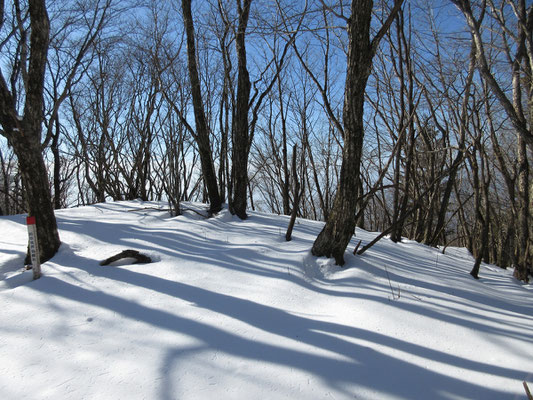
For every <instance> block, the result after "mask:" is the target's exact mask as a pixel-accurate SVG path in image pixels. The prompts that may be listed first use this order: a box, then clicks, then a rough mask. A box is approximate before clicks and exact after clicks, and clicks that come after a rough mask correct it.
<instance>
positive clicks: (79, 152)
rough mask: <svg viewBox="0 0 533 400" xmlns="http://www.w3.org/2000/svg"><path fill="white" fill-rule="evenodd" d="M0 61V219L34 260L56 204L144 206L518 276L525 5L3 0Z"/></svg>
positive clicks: (323, 251) (523, 217)
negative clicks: (416, 249)
mask: <svg viewBox="0 0 533 400" xmlns="http://www.w3.org/2000/svg"><path fill="white" fill-rule="evenodd" d="M0 51H1V52H0V69H1V76H0V133H1V136H0V215H10V214H19V213H29V214H30V215H34V216H36V217H37V219H38V221H39V223H38V227H37V229H38V235H39V244H40V247H41V252H40V254H41V258H42V260H47V259H49V258H51V257H52V256H53V255H54V254H55V252H56V251H57V249H58V248H59V245H60V238H59V235H58V232H57V225H56V221H55V216H54V211H53V210H54V209H60V208H66V207H74V206H78V205H88V204H94V203H97V202H105V201H108V200H132V199H139V198H140V199H142V200H164V201H168V204H169V207H170V209H171V210H172V212H173V213H174V214H179V213H180V202H182V201H201V202H205V203H208V204H209V207H210V211H211V212H212V213H216V212H218V211H220V210H221V208H222V207H223V204H227V205H228V206H229V209H230V211H231V212H232V213H233V214H235V215H237V216H239V217H240V218H241V219H246V217H247V210H250V209H252V210H260V211H266V212H272V213H278V214H287V215H291V214H292V216H293V219H292V220H293V221H294V218H297V217H301V218H307V219H314V220H323V221H326V224H325V226H324V229H323V230H322V232H321V233H320V234H319V235H318V237H317V239H316V241H315V242H314V245H313V249H312V252H313V254H314V255H317V256H327V257H333V258H335V260H336V262H337V264H340V265H342V264H343V263H344V258H343V254H345V251H346V248H347V245H348V243H349V241H350V238H351V237H352V235H353V233H354V229H355V227H356V226H358V227H361V228H364V229H366V230H369V231H379V232H383V235H389V237H390V238H391V239H392V240H393V241H401V240H402V237H407V238H409V239H414V240H416V241H419V242H421V243H425V244H428V245H431V246H449V245H453V246H464V247H466V248H468V249H469V250H470V251H471V252H472V254H473V255H474V257H475V260H476V261H475V264H474V265H473V269H472V272H471V274H472V275H473V276H474V277H477V275H478V271H479V265H480V263H481V261H486V262H490V263H494V264H497V265H499V266H501V267H504V268H505V267H511V266H513V267H515V270H514V274H515V277H516V278H518V279H520V280H523V281H527V279H528V274H531V272H532V264H533V217H532V215H533V202H532V199H533V183H532V177H531V175H532V174H531V172H532V167H531V165H530V163H529V160H530V159H531V158H532V156H533V76H532V71H533V4H532V3H531V1H529V0H528V1H526V0H442V1H441V0H438V1H437V0H434V1H432V0H389V1H386V0H376V1H375V2H373V1H372V0H359V1H356V0H353V1H352V2H349V1H337V0H298V1H289V0H253V1H252V0H234V1H233V0H232V1H229V0H228V1H223V0H218V1H217V0H206V1H191V0H168V1H155V0H121V1H119V0H55V1H54V0H49V1H47V2H46V4H45V1H44V0H13V1H7V2H5V1H4V0H0ZM287 236H288V239H289V238H290V232H288V235H287ZM380 237H382V235H378V237H377V239H379V238H380ZM372 244H373V243H368V244H366V245H365V246H361V247H360V248H358V249H356V250H355V251H356V252H357V253H358V254H362V253H363V252H364V251H366V249H367V248H368V247H369V246H371V245H372ZM348 250H349V251H354V250H353V249H348Z"/></svg>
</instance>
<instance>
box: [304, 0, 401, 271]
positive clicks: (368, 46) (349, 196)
mask: <svg viewBox="0 0 533 400" xmlns="http://www.w3.org/2000/svg"><path fill="white" fill-rule="evenodd" d="M401 5H402V0H396V1H395V2H394V7H393V9H392V11H391V13H390V14H389V16H388V17H387V19H386V20H385V22H384V23H383V25H382V26H381V28H380V29H379V31H378V32H377V33H376V35H375V36H374V38H372V39H371V36H370V35H371V33H370V22H371V19H372V8H373V1H372V0H361V1H352V4H351V15H350V17H349V18H346V17H343V18H344V19H345V21H346V24H347V30H348V58H347V69H346V86H345V92H344V107H343V114H342V117H343V125H344V137H343V139H344V148H343V157H342V166H341V171H340V180H339V184H338V187H337V195H336V197H335V202H334V205H333V209H332V210H331V213H330V215H329V218H328V220H327V221H326V225H325V226H324V228H323V229H322V231H321V232H320V234H319V235H318V237H317V239H316V240H315V242H314V244H313V248H312V253H313V255H315V256H318V257H320V256H326V257H333V258H335V262H336V263H337V264H338V265H344V251H345V250H346V247H347V246H348V243H349V242H350V239H351V237H352V235H353V234H354V232H355V223H356V219H355V216H356V207H357V198H358V194H359V193H358V191H359V185H360V183H359V179H360V176H359V171H360V167H361V156H362V148H363V138H364V127H363V105H364V99H365V89H366V83H367V81H368V77H369V75H370V73H371V70H372V59H373V58H374V55H375V53H376V51H377V48H378V45H379V42H380V41H381V39H382V38H383V36H384V35H385V33H386V32H387V30H388V29H389V27H390V25H391V23H392V21H393V20H394V18H395V17H396V14H397V13H398V11H399V10H400V7H401Z"/></svg>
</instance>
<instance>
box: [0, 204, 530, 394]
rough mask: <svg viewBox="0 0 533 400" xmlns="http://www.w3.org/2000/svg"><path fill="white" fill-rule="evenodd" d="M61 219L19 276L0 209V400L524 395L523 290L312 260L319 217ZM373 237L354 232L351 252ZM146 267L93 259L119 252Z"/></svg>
mask: <svg viewBox="0 0 533 400" xmlns="http://www.w3.org/2000/svg"><path fill="white" fill-rule="evenodd" d="M164 207H165V205H164V204H162V203H161V204H158V203H149V202H144V203H143V202H140V201H138V202H119V203H107V204H98V205H95V206H90V207H81V208H76V209H69V210H60V211H58V212H57V218H58V223H59V228H60V236H61V240H62V242H63V244H62V246H61V249H60V251H59V253H58V254H57V256H56V257H54V258H53V259H52V260H51V261H49V262H47V263H45V264H44V265H43V266H42V271H43V274H44V275H43V277H42V278H41V279H39V280H36V281H32V273H31V271H23V270H22V268H21V266H22V263H23V259H24V253H25V250H26V244H27V231H26V226H25V225H24V224H25V216H12V217H0V279H2V280H1V281H0V302H1V308H0V330H1V333H0V398H1V399H13V400H15V399H17V400H18V399H54V400H56V399H76V400H77V399H125V400H130V399H161V400H166V399H180V400H186V399H211V400H215V399H284V398H286V399H322V398H326V399H424V400H428V399H483V400H488V399H498V400H499V399H523V398H525V392H524V389H523V386H522V381H524V380H525V381H527V382H529V384H530V387H532V386H533V385H532V384H533V291H532V286H531V285H523V284H520V283H519V282H517V281H516V280H514V279H513V278H512V274H511V272H510V271H505V270H502V269H499V268H497V267H495V266H490V265H483V266H482V268H481V279H480V280H479V281H474V280H473V278H471V277H470V275H469V274H468V272H469V271H470V269H471V267H472V263H473V261H472V258H471V257H470V256H469V255H468V254H467V253H466V252H465V251H464V250H461V249H449V250H447V252H446V255H443V254H440V253H439V252H438V250H437V249H433V248H428V247H425V246H423V245H420V244H417V243H415V242H410V241H404V242H403V243H401V244H394V243H392V242H391V241H390V240H388V239H383V240H382V241H381V242H379V243H378V244H377V245H375V246H374V247H373V248H372V249H371V250H369V251H368V252H367V253H365V254H364V255H363V256H353V255H351V254H348V253H347V255H346V261H347V263H346V266H345V267H344V268H342V269H340V268H338V267H336V266H335V265H334V264H333V262H332V261H330V260H326V259H316V258H315V257H312V256H311V255H310V248H311V245H312V243H313V240H314V238H315V237H316V235H317V234H318V232H319V230H320V228H321V226H322V224H321V223H319V222H311V221H304V220H298V222H297V225H296V227H295V230H294V234H293V236H294V239H293V241H291V242H285V241H284V234H285V230H286V227H287V224H288V218H286V217H280V216H273V215H268V214H261V213H255V212H251V213H250V218H249V219H248V220H246V221H240V220H239V219H237V218H234V217H232V216H231V215H230V214H229V213H228V212H227V211H223V212H221V213H220V214H219V215H217V216H216V217H214V218H210V219H205V218H202V217H201V216H200V215H199V214H198V213H202V212H203V210H204V208H205V207H204V206H202V205H200V204H185V207H186V208H188V209H190V210H194V211H190V210H189V211H185V214H184V215H182V216H179V217H175V218H171V217H169V214H168V213H167V212H166V211H164ZM374 235H375V234H373V233H369V232H365V231H359V230H358V231H357V235H356V237H354V238H353V239H352V243H351V245H350V247H349V249H348V250H349V251H353V248H354V246H355V244H356V243H357V241H359V240H362V241H363V244H364V243H367V242H368V241H370V240H371V239H372V238H373V237H374ZM130 248H131V249H136V250H139V251H141V252H143V253H145V254H147V255H149V256H150V257H152V259H153V260H154V262H153V263H151V264H136V265H133V264H130V262H131V260H123V261H122V262H118V263H117V264H115V265H113V266H106V267H102V266H100V265H99V262H100V261H102V260H103V259H105V258H108V257H110V256H112V255H114V254H116V253H118V252H120V251H122V250H124V249H130Z"/></svg>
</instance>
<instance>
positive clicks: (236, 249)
mask: <svg viewBox="0 0 533 400" xmlns="http://www.w3.org/2000/svg"><path fill="white" fill-rule="evenodd" d="M138 213H139V215H140V216H141V217H144V216H145V215H144V213H143V212H138ZM178 218H184V217H178ZM272 221H274V222H277V220H276V219H275V218H273V217H267V216H263V215H259V216H256V215H253V216H252V217H251V218H250V219H249V220H246V221H243V223H236V224H231V223H230V224H228V223H227V222H224V221H220V220H217V219H216V218H213V219H209V220H206V221H200V222H202V223H204V224H203V226H204V227H205V228H206V230H207V229H208V228H209V226H210V225H215V226H218V227H219V228H223V229H224V231H226V232H227V233H228V235H231V234H232V233H235V234H239V235H242V234H243V231H244V232H246V231H247V230H250V233H253V234H254V235H257V223H258V224H272ZM169 222H172V221H169ZM102 224H105V223H103V222H100V221H88V222H87V223H84V224H79V223H76V222H73V221H71V223H69V224H67V225H66V226H64V225H62V229H65V228H66V229H67V230H73V231H74V232H77V233H84V232H101V233H103V234H101V233H99V234H98V239H99V240H104V241H106V242H107V243H110V244H116V245H122V246H131V243H129V242H128V239H129V238H130V237H135V238H136V239H137V240H139V239H140V240H142V241H144V244H139V243H138V242H136V243H135V245H136V247H137V248H139V249H141V250H147V251H156V252H158V253H162V254H165V255H167V256H170V257H185V258H186V259H187V260H188V261H194V262H202V263H210V264H213V265H216V266H217V267H220V268H227V269H230V270H233V271H241V272H245V273H249V274H254V275H259V276H265V277H271V278H277V279H283V280H287V279H289V280H291V281H292V282H293V283H296V284H298V285H300V286H302V287H304V288H306V289H310V290H314V291H317V292H320V293H323V294H327V295H332V296H341V297H352V298H354V297H356V298H364V297H366V298H368V299H370V300H374V301H379V302H385V301H387V297H386V296H385V294H386V293H387V291H388V289H387V288H385V287H384V286H381V287H380V285H378V284H377V283H368V284H369V285H371V286H372V289H375V290H380V291H381V292H382V293H384V295H383V297H378V296H368V295H367V296H364V295H362V294H360V293H355V292H350V291H339V290H329V289H327V288H325V287H324V286H321V285H313V284H312V283H310V282H309V280H306V279H303V278H302V277H301V276H297V275H294V274H293V275H288V274H287V266H290V267H291V268H292V269H299V268H301V265H297V264H294V263H293V264H290V262H289V261H283V262H281V263H280V257H279V254H276V255H275V257H271V256H269V255H268V254H258V253H257V251H256V250H255V248H264V249H267V250H269V251H270V252H271V253H272V254H274V251H279V247H278V248H276V249H275V248H274V247H271V246H269V245H265V244H254V243H246V247H244V245H241V244H231V243H230V244H228V243H226V242H225V241H224V240H223V239H221V238H213V237H208V238H206V237H204V236H202V234H200V233H197V232H192V231H186V232H185V231H183V230H181V229H180V228H179V226H178V227H175V226H172V225H170V226H169V227H168V229H163V228H161V227H157V228H151V227H148V226H143V227H142V228H141V227H136V226H131V225H129V224H116V223H113V224H109V226H108V227H105V225H104V228H102ZM219 225H220V226H219ZM222 225H223V226H222ZM97 228H99V229H97ZM277 229H278V227H277V226H275V225H262V231H263V232H264V233H265V234H266V235H270V236H271V238H272V237H278V231H277ZM206 234H208V232H207V231H206ZM153 243H157V246H155V245H154V244H153ZM378 245H379V244H378ZM385 246H386V247H387V249H386V252H384V254H390V253H391V249H390V248H388V247H392V248H393V249H392V251H394V252H401V255H398V256H397V257H396V258H395V263H396V264H398V265H399V266H400V267H401V266H403V265H405V268H409V266H410V265H411V266H413V268H414V266H415V265H418V264H420V262H421V260H420V259H419V258H417V257H416V256H412V255H410V254H409V253H408V252H405V251H403V252H402V249H401V247H399V246H390V245H389V246H387V245H385ZM384 250H385V249H384ZM287 252H288V253H290V250H287ZM380 254H381V253H375V254H374V255H372V256H371V257H372V258H379V257H382V256H380ZM259 257H260V258H259ZM367 258H368V257H364V256H363V257H357V258H356V262H357V267H358V268H365V269H366V270H368V271H372V272H373V273H377V271H376V268H375V267H374V266H373V265H371V264H368V263H367V261H366V259H367ZM398 260H403V261H401V262H399V261H398ZM417 263H418V264H417ZM261 265H268V266H269V268H264V267H262V266H261ZM380 273H382V272H380ZM420 273H422V272H420ZM443 273H444V272H443ZM389 275H390V277H391V279H393V281H394V282H398V283H403V284H406V283H409V284H411V285H413V284H414V285H415V286H417V287H420V288H423V289H428V290H431V291H432V293H431V297H433V298H436V299H439V298H440V299H441V300H444V302H449V301H450V296H454V297H455V298H454V302H457V303H458V304H459V303H461V301H462V300H461V299H463V298H466V299H470V300H472V301H470V302H464V304H465V305H468V306H469V307H471V308H480V309H481V308H483V305H484V303H483V302H484V301H487V298H486V297H485V296H481V295H478V294H476V293H473V292H471V291H466V290H462V289H459V288H458V287H453V286H451V287H448V286H446V285H440V284H437V283H429V282H427V281H424V280H421V279H418V278H416V276H417V275H416V274H414V273H411V274H410V277H409V279H407V278H404V277H402V276H400V275H397V274H394V273H393V272H392V271H389ZM324 281H325V282H326V283H327V280H324ZM357 284H361V282H360V281H358V282H357ZM474 284H475V283H474ZM439 294H440V296H441V297H439ZM445 295H447V296H448V297H446V296H445ZM491 303H492V304H491V305H492V306H494V307H495V308H498V312H499V311H500V310H501V311H502V313H505V307H506V306H508V303H505V302H503V301H499V300H492V301H491ZM443 304H444V303H443ZM401 307H402V309H405V310H408V311H411V312H413V313H415V314H422V315H426V316H428V317H431V318H438V319H439V320H442V321H447V322H450V323H452V324H456V325H460V326H469V327H471V328H472V329H475V330H478V331H484V332H487V333H491V334H497V335H506V336H513V337H516V338H519V339H521V340H525V341H528V342H533V335H527V334H520V333H517V332H516V331H513V330H512V329H510V323H509V321H505V323H502V322H503V321H502V320H499V319H496V318H489V319H488V320H492V321H493V322H495V323H496V324H495V325H490V324H487V323H485V322H480V321H475V320H473V319H472V318H476V317H477V319H479V318H478V316H477V315H475V313H472V312H469V311H467V310H465V309H464V308H461V309H460V308H459V307H458V308H449V309H448V312H445V311H443V310H441V311H438V310H429V309H428V308H427V307H424V306H422V305H418V304H415V303H402V304H401ZM440 307H441V308H446V307H445V306H443V305H442V304H441V305H440ZM513 308H515V310H516V312H520V313H521V314H523V315H524V317H525V318H527V315H530V314H531V310H532V308H530V307H523V306H516V305H514V307H513ZM490 311H491V312H493V313H494V310H490ZM458 315H462V317H459V316H458ZM518 327H520V328H522V329H524V328H527V323H524V324H523V325H520V326H518Z"/></svg>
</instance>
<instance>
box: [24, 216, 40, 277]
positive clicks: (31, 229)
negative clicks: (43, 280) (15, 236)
mask: <svg viewBox="0 0 533 400" xmlns="http://www.w3.org/2000/svg"><path fill="white" fill-rule="evenodd" d="M26 225H28V238H29V243H30V256H31V265H32V269H33V279H39V278H40V277H41V262H40V257H39V242H38V239H37V225H35V217H28V218H26Z"/></svg>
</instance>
